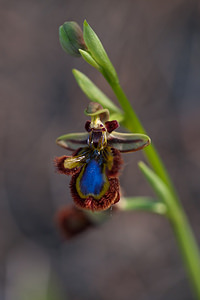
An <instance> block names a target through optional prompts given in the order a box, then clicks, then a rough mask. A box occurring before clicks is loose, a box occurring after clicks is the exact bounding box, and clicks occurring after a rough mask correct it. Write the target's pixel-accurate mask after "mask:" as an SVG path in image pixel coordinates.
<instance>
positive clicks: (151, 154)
mask: <svg viewBox="0 0 200 300" xmlns="http://www.w3.org/2000/svg"><path fill="white" fill-rule="evenodd" d="M111 87H112V89H113V91H114V93H115V95H116V96H117V98H118V100H119V103H120V105H121V107H122V109H123V110H124V113H125V118H124V119H125V122H124V125H125V126H126V127H127V128H128V129H129V130H130V131H132V132H139V133H144V134H146V131H145V129H144V127H143V126H142V124H141V122H140V121H139V119H138V117H137V115H136V113H135V112H134V110H133V108H132V106H131V104H130V102H129V100H128V99H127V97H126V95H125V93H124V91H123V90H122V88H121V86H120V84H115V85H114V84H113V85H112V86H111ZM143 151H144V153H145V156H146V157H147V159H148V161H149V163H150V165H151V167H152V168H153V169H154V171H155V172H156V173H157V174H158V175H159V177H160V178H161V179H162V180H163V181H164V182H165V183H166V184H167V186H168V187H169V189H170V191H171V193H172V194H173V195H174V198H175V199H176V201H178V196H177V193H176V191H175V188H174V186H173V184H172V182H171V179H170V177H169V175H168V173H167V171H166V169H165V167H164V165H163V163H162V160H161V158H160V156H159V154H158V152H157V151H156V149H155V147H154V145H153V143H152V144H151V145H150V146H148V147H147V148H145V149H144V150H143Z"/></svg>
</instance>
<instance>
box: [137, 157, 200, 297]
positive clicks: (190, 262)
mask: <svg viewBox="0 0 200 300" xmlns="http://www.w3.org/2000/svg"><path fill="white" fill-rule="evenodd" d="M139 168H140V170H141V171H142V173H143V174H144V176H145V177H146V179H147V180H148V182H149V184H150V185H151V187H152V188H153V190H154V191H155V193H156V194H157V196H158V198H159V199H160V200H162V202H163V203H164V204H165V205H166V206H167V213H166V216H167V217H168V218H169V221H170V223H171V225H172V228H173V230H174V234H175V237H176V240H177V243H178V245H179V249H180V252H181V255H182V258H183V261H184V263H185V268H186V270H187V271H188V275H189V276H188V277H189V280H190V282H191V286H192V287H193V289H194V291H195V293H196V296H197V299H200V255H199V250H198V246H197V243H196V240H195V238H194V235H193V232H192V229H191V227H190V225H189V223H188V220H187V217H186V215H185V212H184V211H183V208H182V206H180V205H179V204H178V203H177V202H176V201H174V197H173V194H172V193H171V191H170V190H169V189H168V187H167V185H166V184H165V183H164V182H163V181H162V179H161V178H159V177H158V175H157V174H155V173H154V172H153V171H152V170H151V169H150V168H149V167H147V166H146V165H145V164H144V163H143V162H140V163H139Z"/></svg>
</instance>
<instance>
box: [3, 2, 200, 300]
mask: <svg viewBox="0 0 200 300" xmlns="http://www.w3.org/2000/svg"><path fill="white" fill-rule="evenodd" d="M0 15H1V17H0V24H1V26H0V28H1V46H0V49H1V59H0V66H1V78H0V86H1V88H0V90H1V100H0V101H1V109H0V139H1V151H0V156H1V168H0V178H1V180H0V182H1V183H0V184H1V202H0V206H1V217H0V260H1V271H0V299H3V300H13V299H14V300H32V299H34V300H36V299H37V300H49V299H51V300H63V299H69V300H93V299H95V300H110V299H115V300H121V299H123V300H129V299H137V300H165V299H166V300H167V299H172V300H191V299H193V296H192V293H191V290H190V287H189V284H188V281H187V276H186V274H185V272H184V269H183V266H182V262H181V259H180V257H179V252H178V249H177V245H176V242H175V240H174V237H173V234H172V231H171V228H170V226H169V224H168V222H167V221H166V220H165V219H163V218H162V217H159V216H156V215H152V214H149V213H145V212H131V213H117V214H112V213H111V214H110V218H109V221H108V222H106V223H105V224H104V225H103V226H101V227H98V228H96V229H93V230H92V229H91V230H89V231H87V232H85V233H83V234H82V235H80V236H77V237H76V238H74V239H72V240H70V241H68V242H63V240H62V239H61V237H60V235H59V232H58V230H57V228H56V227H55V224H54V215H55V213H56V211H57V210H58V209H59V208H60V207H61V206H63V205H65V204H67V203H71V202H72V200H71V197H70V194H69V188H68V183H69V180H70V178H68V177H66V176H61V175H58V174H56V173H55V172H54V166H53V158H54V157H55V156H59V155H64V154H66V153H65V150H64V149H59V147H57V146H56V145H55V142H54V141H55V139H56V137H57V136H59V135H61V134H64V133H67V132H76V131H77V132H78V131H82V130H83V126H84V122H85V120H86V117H85V116H84V114H83V110H84V108H85V107H86V105H87V103H88V99H86V97H85V95H84V94H83V93H82V92H81V90H80V89H79V87H78V86H77V84H76V82H75V80H74V78H73V75H72V74H71V69H72V68H77V69H79V70H81V71H82V72H84V73H86V74H87V75H88V76H89V77H90V78H91V79H92V80H93V81H94V82H95V83H96V84H97V85H98V86H99V87H101V88H102V89H103V90H104V92H105V93H107V95H108V96H109V97H111V98H112V99H113V100H114V101H116V99H115V97H114V96H113V94H112V91H111V90H110V88H109V86H108V85H107V83H106V82H105V80H104V79H103V78H102V76H101V75H100V74H99V73H98V72H97V71H96V70H94V69H93V68H92V67H90V66H89V65H87V64H86V63H85V62H84V61H83V60H82V59H77V58H72V57H70V56H68V55H66V54H65V53H64V52H63V50H62V49H61V47H60V45H59V41H58V27H59V25H61V24H62V23H63V22H65V21H67V20H68V21H70V20H75V21H77V22H78V23H79V24H80V25H82V23H83V21H84V19H85V18H86V19H87V21H88V23H89V24H90V25H91V26H92V27H93V29H94V30H95V31H96V33H97V34H98V36H99V37H100V38H101V40H102V42H103V44H104V46H105V48H106V50H107V52H108V54H109V56H110V58H111V60H112V62H113V64H114V66H115V67H116V69H117V72H118V74H119V77H120V81H121V84H122V87H123V88H124V90H125V91H126V93H127V96H128V97H129V99H130V101H131V103H132V104H133V106H134V108H135V110H136V112H137V113H138V115H139V117H140V118H141V120H142V122H143V124H144V126H145V128H146V129H147V131H148V133H149V135H150V136H151V138H152V140H153V141H154V143H155V144H156V146H157V148H158V150H159V152H160V154H161V156H162V158H163V159H164V161H165V163H166V166H167V168H168V170H169V172H170V174H171V176H172V178H173V180H174V182H175V185H176V187H177V190H178V192H179V194H180V196H181V200H182V203H183V205H184V208H185V210H186V212H187V214H188V217H189V219H190V222H191V225H192V227H193V229H194V231H195V235H196V237H197V239H198V241H199V242H200V235H199V230H200V221H199V219H200V203H199V199H200V184H199V180H200V176H199V173H200V159H199V154H200V153H199V146H200V134H199V132H200V118H199V114H200V102H199V97H200V3H199V1H189V0H188V1H184V0H173V1H159V0H148V1H144V0H134V1H131V0H125V1H114V0H110V1H106V0H101V1H90V0H88V1H81V0H73V1H72V0H68V1H67V0H66V1H64V0H57V1H55V0H49V1H38V0H35V1H33V0H29V1H24V0H21V1H13V0H9V1H6V0H2V1H1V13H0ZM124 158H125V166H124V171H123V175H122V176H121V186H122V188H123V191H124V193H125V195H127V196H131V195H134V196H136V195H153V193H152V191H151V190H150V188H149V186H148V185H147V183H146V182H145V180H144V178H143V177H142V175H141V173H140V172H139V170H138V167H137V162H138V160H139V159H143V156H142V153H133V154H127V155H126V157H125V155H124Z"/></svg>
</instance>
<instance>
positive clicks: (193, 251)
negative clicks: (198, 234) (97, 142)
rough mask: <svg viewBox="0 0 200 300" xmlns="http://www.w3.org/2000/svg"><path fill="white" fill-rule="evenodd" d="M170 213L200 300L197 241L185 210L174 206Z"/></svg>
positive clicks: (182, 253)
mask: <svg viewBox="0 0 200 300" xmlns="http://www.w3.org/2000/svg"><path fill="white" fill-rule="evenodd" d="M169 211H170V212H171V213H172V211H173V214H172V215H171V216H170V213H169V216H170V221H171V225H172V228H173V230H174V234H175V237H176V240H177V243H178V245H179V249H180V252H181V255H182V258H183V261H184V263H185V268H186V270H187V271H188V278H189V281H190V283H191V286H192V287H193V290H194V292H195V294H196V297H197V299H200V256H199V249H198V246H197V243H196V240H195V238H194V235H193V232H192V229H191V227H190V225H189V223H188V220H187V217H186V215H185V213H184V211H183V209H182V208H180V207H176V208H175V205H173V207H171V208H170V209H169Z"/></svg>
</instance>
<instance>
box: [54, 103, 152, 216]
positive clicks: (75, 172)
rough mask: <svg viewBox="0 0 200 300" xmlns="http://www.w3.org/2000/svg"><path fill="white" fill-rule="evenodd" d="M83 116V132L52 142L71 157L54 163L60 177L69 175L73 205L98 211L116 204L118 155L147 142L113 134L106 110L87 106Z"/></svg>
mask: <svg viewBox="0 0 200 300" xmlns="http://www.w3.org/2000/svg"><path fill="white" fill-rule="evenodd" d="M85 113H86V115H88V116H90V117H91V121H87V122H86V124H85V129H86V132H84V133H71V134H66V135H62V136H60V137H59V138H58V139H57V140H56V142H57V144H58V145H59V146H61V147H63V148H65V149H67V150H71V151H74V153H73V154H72V156H61V157H57V158H56V159H55V163H56V167H57V169H58V171H59V172H60V173H62V174H66V175H72V179H71V182H70V188H71V194H72V197H73V199H74V202H75V204H76V205H77V206H78V207H80V208H83V209H88V210H92V211H100V210H105V209H108V208H109V207H110V206H111V205H113V204H115V203H117V202H118V201H119V200H120V193H119V179H118V177H119V170H120V167H121V165H122V158H121V152H124V153H127V152H133V151H137V150H140V149H143V148H144V147H146V146H148V145H149V144H150V138H149V137H148V136H147V135H144V134H131V133H118V132H115V131H114V130H115V129H117V128H118V127H119V124H118V122H117V121H115V120H113V121H108V119H109V112H108V110H107V109H103V108H102V106H101V105H99V104H98V103H94V102H91V103H90V104H89V106H88V108H87V109H86V111H85Z"/></svg>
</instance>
